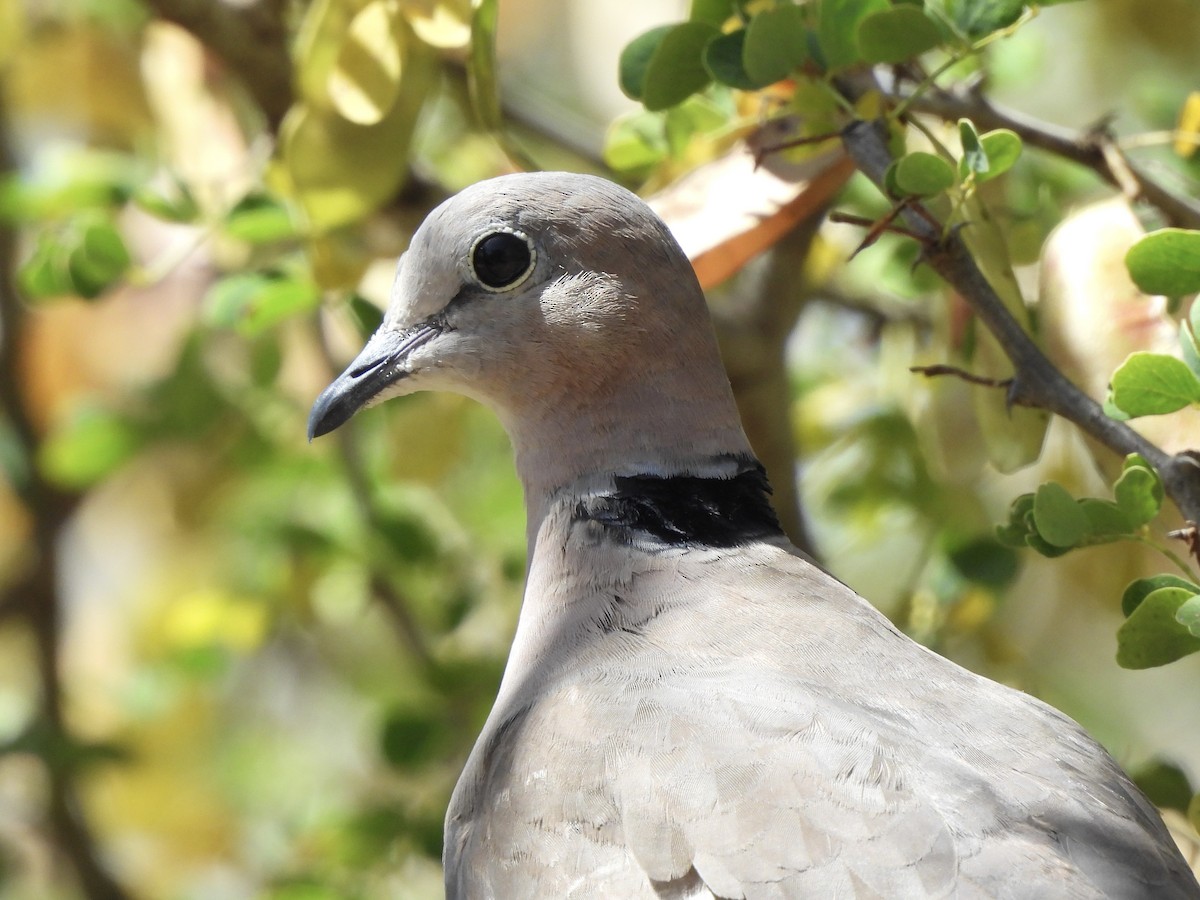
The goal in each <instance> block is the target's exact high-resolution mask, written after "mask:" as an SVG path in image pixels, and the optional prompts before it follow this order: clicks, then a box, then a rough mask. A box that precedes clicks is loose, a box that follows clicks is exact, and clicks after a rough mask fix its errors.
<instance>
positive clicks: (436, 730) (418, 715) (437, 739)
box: [379, 705, 446, 769]
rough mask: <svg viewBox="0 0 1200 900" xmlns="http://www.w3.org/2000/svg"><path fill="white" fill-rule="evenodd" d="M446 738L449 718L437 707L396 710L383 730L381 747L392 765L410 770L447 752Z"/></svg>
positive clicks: (389, 715) (389, 714) (384, 723)
mask: <svg viewBox="0 0 1200 900" xmlns="http://www.w3.org/2000/svg"><path fill="white" fill-rule="evenodd" d="M445 737H446V724H445V718H444V717H443V716H441V715H439V712H438V707H437V706H434V705H430V706H428V707H426V708H415V709H393V710H391V711H390V712H389V713H388V715H387V718H386V719H384V722H383V727H382V728H381V729H380V734H379V748H380V750H381V751H382V753H383V758H384V759H386V760H387V761H388V762H389V763H390V764H391V765H393V766H395V767H396V768H399V769H407V768H411V767H413V766H416V765H418V764H420V763H422V762H426V761H427V760H430V759H432V758H433V757H434V756H436V755H438V754H439V753H441V752H443V750H444V743H445Z"/></svg>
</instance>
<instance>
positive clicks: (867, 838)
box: [447, 561, 1195, 900]
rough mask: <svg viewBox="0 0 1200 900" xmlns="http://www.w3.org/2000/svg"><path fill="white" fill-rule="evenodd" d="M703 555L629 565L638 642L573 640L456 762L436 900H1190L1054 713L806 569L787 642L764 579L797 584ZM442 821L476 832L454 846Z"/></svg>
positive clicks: (796, 578) (1112, 775)
mask: <svg viewBox="0 0 1200 900" xmlns="http://www.w3.org/2000/svg"><path fill="white" fill-rule="evenodd" d="M717 563H718V564H712V565H710V567H709V568H710V571H709V573H708V577H706V578H705V579H703V588H702V589H701V588H700V587H699V586H698V585H699V580H698V579H697V578H695V577H693V578H691V579H689V577H688V576H689V575H692V576H695V575H696V573H691V572H688V571H686V570H685V569H681V570H674V571H671V572H669V573H666V574H665V575H664V577H662V578H661V579H659V578H656V577H655V576H654V574H653V573H644V575H643V576H642V578H641V583H640V584H639V585H637V587H636V593H637V594H639V595H641V596H652V597H655V598H656V606H655V609H656V610H657V612H656V614H655V615H654V616H653V617H651V618H647V619H644V620H643V622H642V624H641V626H640V628H639V630H638V635H637V636H636V637H635V638H633V639H631V638H630V635H629V634H628V633H626V632H620V634H621V635H622V637H621V638H620V639H621V640H622V641H625V643H624V644H623V645H622V651H621V653H620V654H619V655H617V656H615V657H614V655H613V653H612V652H611V647H609V648H607V650H606V649H605V648H600V649H596V648H594V647H584V646H581V647H578V648H575V651H574V654H573V656H572V658H573V661H574V662H573V665H572V666H570V667H564V670H563V671H564V672H567V671H569V672H570V675H569V677H567V676H565V675H564V676H563V677H562V678H561V679H559V680H558V681H557V682H556V681H555V679H554V678H549V679H547V680H546V681H544V682H543V684H546V685H548V689H546V690H544V691H543V692H542V693H541V695H540V697H539V698H538V700H537V701H536V702H535V703H533V704H532V705H530V706H529V707H528V709H527V710H525V711H523V712H522V713H521V714H520V715H519V716H518V717H517V719H516V720H514V721H512V722H510V723H509V724H508V725H507V726H506V727H504V728H503V729H499V731H498V732H497V733H500V734H502V736H503V737H502V739H501V740H499V741H495V742H494V745H493V746H492V747H491V748H490V750H488V751H487V753H488V754H489V758H488V759H487V760H486V762H485V761H484V760H483V759H482V757H481V758H480V759H478V760H477V759H476V758H475V756H473V758H472V764H469V765H468V769H467V775H466V776H465V777H464V782H467V784H466V785H465V786H464V785H460V792H461V796H460V795H459V794H458V793H456V798H455V802H454V803H452V805H451V813H450V819H451V822H450V827H449V829H448V830H449V833H451V834H456V833H457V835H458V842H459V845H460V849H453V848H452V853H451V854H448V858H447V869H448V871H456V870H457V871H459V876H460V883H461V884H462V885H463V889H462V890H461V892H460V893H458V894H457V895H455V894H453V893H452V896H460V897H470V898H476V897H488V896H494V897H503V898H509V897H513V898H517V897H520V896H522V894H521V892H520V886H521V885H527V884H529V883H531V882H532V883H535V884H537V885H538V894H539V896H546V897H550V896H554V897H560V896H561V897H570V896H577V897H591V896H613V897H681V898H682V897H689V898H690V897H714V898H746V900H768V898H796V897H819V898H831V900H836V898H867V897H880V898H889V900H890V898H907V897H972V896H978V897H1012V898H1014V900H1018V898H1019V900H1026V898H1036V897H1039V896H1045V897H1047V898H1049V897H1054V898H1089V897H1103V896H1110V897H1116V898H1137V897H1154V898H1169V897H1185V896H1195V894H1194V893H1193V891H1194V888H1193V887H1192V886H1193V885H1194V882H1193V881H1190V876H1188V875H1187V874H1186V873H1185V872H1183V871H1179V870H1181V869H1182V868H1183V867H1182V863H1181V862H1180V863H1179V864H1176V863H1175V861H1173V860H1172V859H1171V858H1170V857H1169V856H1168V855H1166V854H1165V853H1163V852H1162V850H1161V848H1160V847H1159V846H1158V843H1157V840H1167V841H1169V840H1170V839H1169V837H1167V835H1166V831H1165V828H1163V827H1162V825H1161V820H1159V819H1158V817H1157V815H1156V813H1155V812H1154V810H1153V809H1152V808H1150V807H1149V806H1148V804H1147V803H1146V801H1145V800H1144V798H1142V797H1141V795H1140V794H1139V793H1138V792H1137V791H1136V789H1132V787H1131V786H1129V784H1128V782H1127V780H1126V778H1125V776H1124V775H1123V774H1122V773H1121V772H1120V770H1119V769H1118V768H1117V767H1116V765H1115V763H1113V762H1112V761H1111V759H1110V758H1109V757H1108V756H1107V755H1106V754H1103V753H1102V751H1099V750H1098V748H1097V747H1096V746H1095V745H1094V744H1093V742H1092V741H1091V740H1090V738H1088V737H1087V736H1086V735H1085V734H1084V733H1083V732H1082V731H1081V730H1080V729H1079V728H1078V726H1076V725H1075V724H1074V723H1073V722H1071V721H1070V720H1069V719H1067V718H1066V717H1065V716H1062V715H1060V714H1058V713H1057V712H1055V711H1053V710H1052V709H1050V708H1049V707H1047V706H1045V705H1044V704H1041V703H1040V702H1038V701H1036V700H1033V699H1032V698H1029V697H1027V696H1025V695H1023V694H1020V693H1018V692H1015V691H1012V690H1009V689H1006V688H1003V687H1000V686H999V685H995V684H993V683H991V682H988V681H986V680H984V679H980V678H978V677H976V676H974V675H972V674H970V673H968V672H966V671H964V670H962V669H959V668H958V667H957V666H954V665H953V664H951V663H948V662H946V661H945V660H942V659H941V658H940V657H937V656H935V655H933V654H930V653H928V652H927V651H925V650H923V649H922V648H919V647H917V646H916V645H913V644H911V643H910V642H908V641H907V639H905V638H903V637H901V636H899V635H898V633H895V632H894V629H892V627H891V625H890V624H889V623H887V622H886V620H884V619H883V618H882V617H881V616H879V615H878V613H875V612H874V610H872V609H870V608H869V607H867V606H866V604H865V603H863V602H862V601H859V600H858V599H857V598H856V597H855V596H854V595H853V594H851V593H850V592H849V591H848V590H847V591H846V592H845V595H844V596H839V595H837V594H836V592H834V595H833V596H830V594H831V592H830V587H829V582H828V581H827V580H825V579H824V578H822V579H821V588H822V590H823V594H824V597H823V598H821V599H814V600H812V601H811V602H805V601H804V598H802V597H795V598H789V602H791V603H794V604H796V605H795V606H794V607H793V608H791V609H789V610H787V618H790V619H792V620H793V622H798V623H799V625H800V626H802V628H797V627H796V625H795V624H792V623H789V629H788V632H787V633H786V634H781V633H779V632H778V631H777V630H776V629H775V628H773V626H772V623H778V622H780V621H782V620H783V619H784V618H785V617H784V616H783V615H782V614H781V611H780V610H779V609H778V608H775V609H771V604H772V603H774V604H776V607H778V604H779V602H780V600H779V597H778V587H779V585H778V584H777V583H773V582H774V581H775V580H776V579H778V578H786V580H787V582H788V584H789V585H790V586H791V587H792V588H793V591H794V590H795V589H796V585H797V584H800V585H801V586H803V584H804V577H803V576H804V570H801V571H800V573H799V575H798V574H797V573H796V572H780V571H779V565H780V563H779V562H778V561H775V565H774V566H771V567H766V566H764V567H762V568H761V569H759V570H757V571H755V570H754V569H753V567H750V571H749V574H748V572H747V567H746V566H745V565H744V561H743V564H742V566H741V567H740V568H739V569H738V573H737V578H736V581H733V580H732V579H731V581H732V582H733V583H730V582H722V581H721V580H720V579H719V572H720V566H719V561H717ZM681 576H682V577H681ZM689 581H690V583H691V586H690V587H689ZM681 583H682V584H683V585H684V587H683V588H682V589H681V588H680V584H681ZM773 592H774V593H773ZM688 594H690V596H688ZM764 598H766V599H764ZM822 604H823V605H822ZM813 606H816V608H815V609H810V607H813ZM630 614H631V615H632V614H633V613H630ZM833 620H836V621H837V622H838V626H837V627H838V634H839V639H838V641H837V644H836V646H830V645H828V644H826V643H825V641H824V635H823V632H825V631H826V630H827V629H828V628H830V627H831V625H832V621H833ZM697 621H703V622H709V623H712V624H711V631H710V632H709V633H708V635H698V634H696V633H694V631H689V630H688V629H689V626H690V623H694V622H697ZM714 635H717V636H719V638H717V637H713V636H714ZM685 638H686V640H685ZM665 647H670V648H671V653H670V654H664V653H663V652H662V650H663V648H665ZM859 648H868V649H859ZM880 652H887V653H888V654H889V657H888V660H887V664H886V665H882V664H881V661H880V659H878V658H874V657H873V655H874V654H878V653H880ZM663 659H671V660H672V663H671V667H670V668H664V667H663V664H662V660H663ZM914 696H917V697H919V698H920V699H921V702H920V703H913V702H912V699H911V698H912V697H914ZM914 710H919V712H915V711H914ZM1006 722H1007V723H1013V724H1012V726H1011V727H1009V728H1005V727H1003V726H1001V725H998V723H1006ZM487 733H488V732H486V731H485V740H486V737H487ZM1048 747H1052V748H1054V752H1053V753H1051V754H1047V752H1046V749H1047V748H1048ZM479 752H481V751H478V750H477V753H479ZM484 798H486V799H484ZM477 803H486V804H488V806H489V808H488V809H487V810H480V809H478V808H476V807H475V806H473V805H472V804H477ZM456 815H457V816H458V817H459V818H458V820H459V821H461V822H468V821H472V822H474V821H475V820H478V822H477V823H476V824H472V825H471V826H469V828H471V829H478V828H480V827H483V828H486V833H484V832H482V831H471V832H470V833H469V834H468V835H467V836H466V837H465V838H464V837H463V835H462V833H461V832H459V831H458V829H457V828H456V827H455V825H454V821H455V816H456ZM484 823H486V824H484ZM1160 833H1161V834H1160ZM485 848H486V852H484V850H485ZM531 876H532V878H531ZM601 876H603V877H601ZM485 884H486V887H485V888H481V887H480V886H481V885H485ZM599 884H602V885H604V888H603V891H602V893H599V894H598V893H595V892H594V891H595V887H594V886H595V885H599ZM468 888H469V889H468Z"/></svg>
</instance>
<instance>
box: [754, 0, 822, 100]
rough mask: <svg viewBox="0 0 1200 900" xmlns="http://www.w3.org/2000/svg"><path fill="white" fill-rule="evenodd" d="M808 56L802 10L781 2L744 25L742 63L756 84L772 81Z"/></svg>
mask: <svg viewBox="0 0 1200 900" xmlns="http://www.w3.org/2000/svg"><path fill="white" fill-rule="evenodd" d="M806 59H808V31H807V29H805V27H804V10H803V9H801V8H800V7H799V6H792V5H790V4H784V5H782V6H777V7H775V8H774V9H768V10H765V11H764V12H760V13H759V14H758V15H756V16H755V17H754V18H753V19H751V20H750V24H749V25H748V26H747V27H746V43H745V46H744V47H743V48H742V66H743V67H744V68H745V70H746V74H747V75H748V76H749V77H750V80H751V81H752V82H754V83H755V84H756V85H757V86H764V85H768V84H774V83H775V82H776V81H779V80H780V79H783V78H786V77H787V76H788V75H790V74H791V72H792V70H793V69H795V68H796V67H797V66H799V65H802V64H803V63H804V61H805V60H806Z"/></svg>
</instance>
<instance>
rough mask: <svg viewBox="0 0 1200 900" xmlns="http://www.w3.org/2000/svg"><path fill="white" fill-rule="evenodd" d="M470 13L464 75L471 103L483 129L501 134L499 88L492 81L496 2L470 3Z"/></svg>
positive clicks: (497, 2) (476, 0)
mask: <svg viewBox="0 0 1200 900" xmlns="http://www.w3.org/2000/svg"><path fill="white" fill-rule="evenodd" d="M472 5H473V6H474V11H473V12H472V13H471V52H470V54H469V55H468V57H467V76H468V83H469V85H470V88H471V104H472V106H474V108H475V115H476V116H478V117H479V122H480V124H481V125H483V127H484V128H487V129H489V130H490V131H497V132H498V131H501V130H502V129H503V127H504V113H503V112H502V111H501V109H500V87H499V84H498V82H497V78H496V28H497V26H498V25H499V20H500V4H499V0H474V2H473V4H472Z"/></svg>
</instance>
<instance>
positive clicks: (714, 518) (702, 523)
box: [575, 458, 783, 547]
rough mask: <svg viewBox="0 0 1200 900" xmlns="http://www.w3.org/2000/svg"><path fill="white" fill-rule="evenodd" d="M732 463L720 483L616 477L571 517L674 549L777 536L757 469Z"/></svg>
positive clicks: (767, 490) (753, 463)
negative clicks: (607, 490)
mask: <svg viewBox="0 0 1200 900" xmlns="http://www.w3.org/2000/svg"><path fill="white" fill-rule="evenodd" d="M738 462H739V463H740V464H741V465H740V467H739V470H738V472H737V473H736V474H734V475H732V476H730V477H726V478H722V477H715V476H714V477H701V476H696V475H667V476H661V475H622V476H618V477H616V478H615V479H614V480H613V487H614V489H613V491H612V492H611V493H607V494H600V495H596V496H591V497H587V498H585V499H583V500H581V501H580V502H579V504H578V505H577V506H576V509H575V518H576V520H579V521H588V522H596V523H598V524H600V525H603V526H604V527H605V528H606V529H608V530H610V531H612V532H614V533H615V535H616V536H618V537H620V538H621V539H622V540H626V541H630V540H632V539H633V538H634V537H635V536H640V537H643V538H645V537H649V538H651V539H653V540H656V541H659V542H661V543H663V544H668V545H674V546H701V547H736V546H739V545H741V544H747V543H750V542H752V541H757V540H763V539H769V538H775V537H781V536H782V535H783V530H782V529H781V528H780V527H779V519H778V518H777V517H776V516H775V510H774V509H772V508H771V501H770V499H769V498H770V494H771V485H770V484H769V483H768V482H767V473H766V471H765V470H764V469H763V467H762V464H761V463H759V462H758V460H756V459H752V458H739V459H738Z"/></svg>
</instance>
